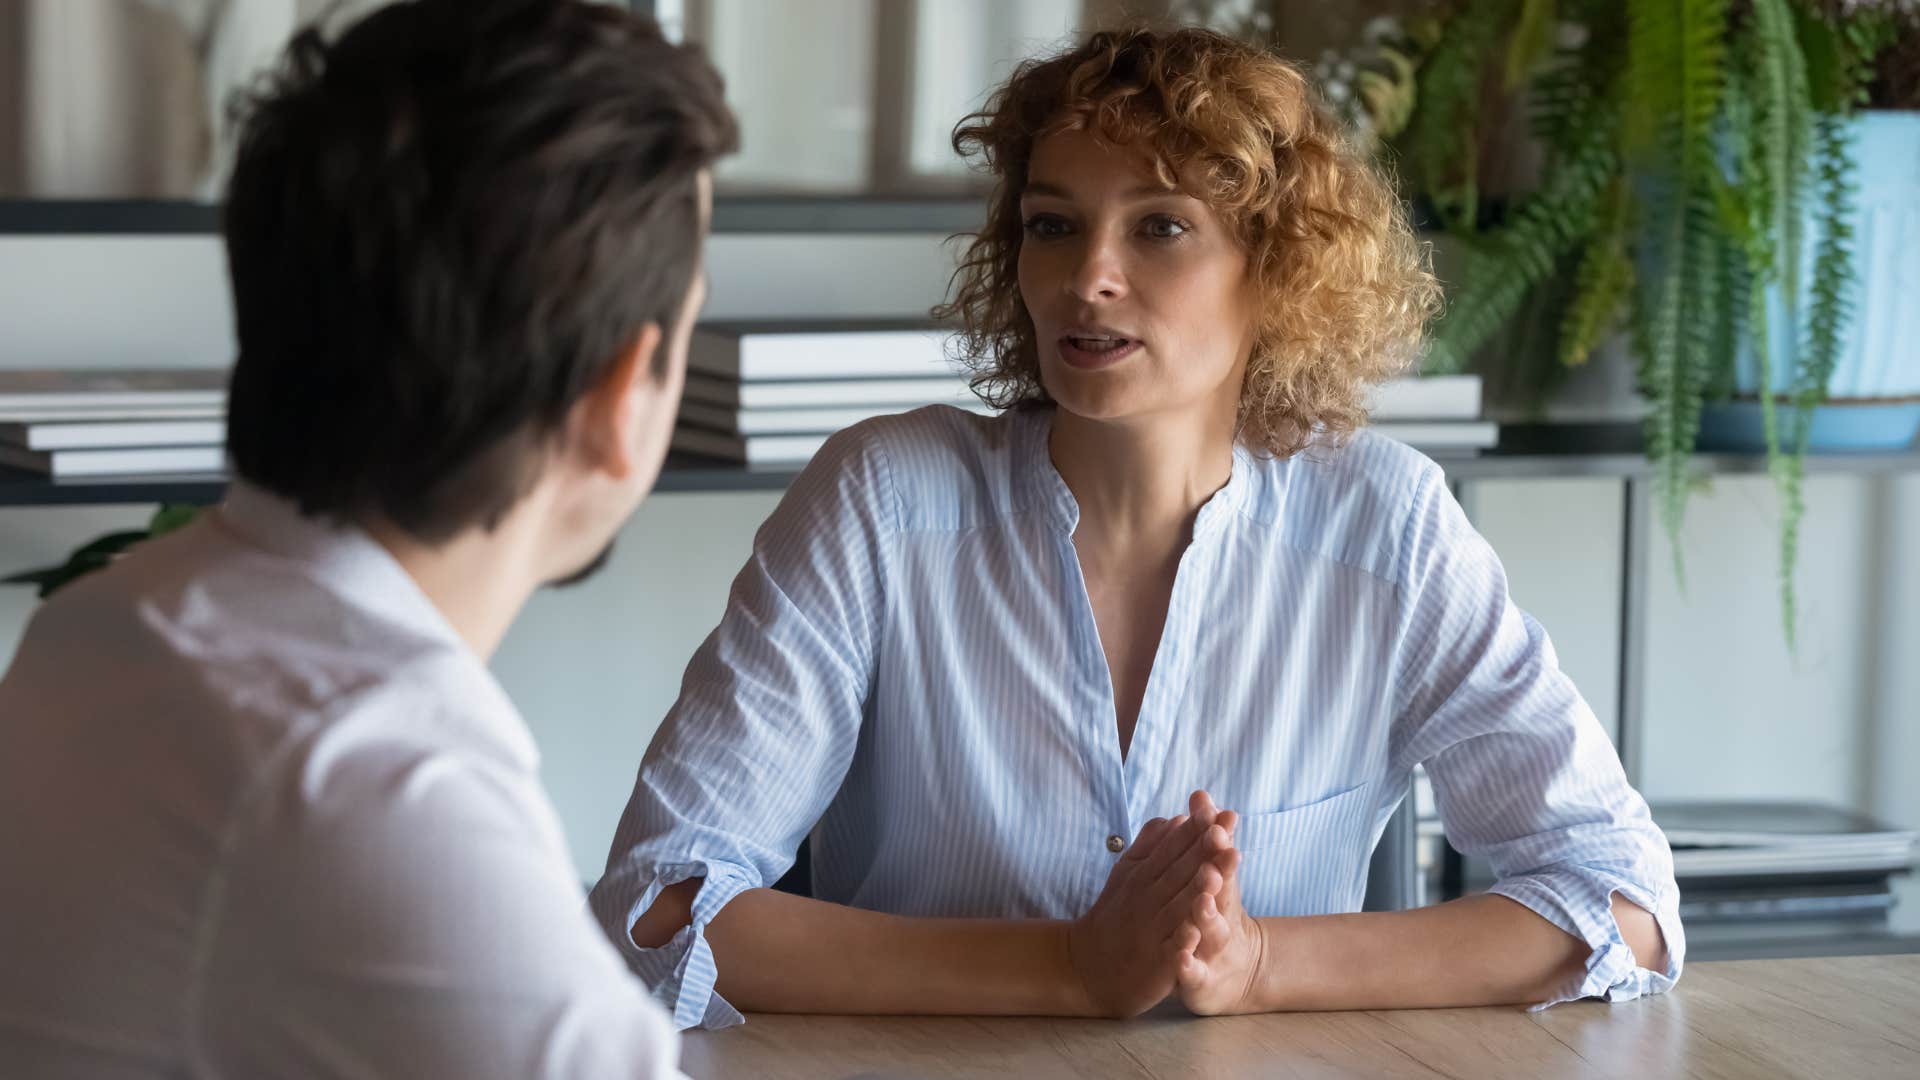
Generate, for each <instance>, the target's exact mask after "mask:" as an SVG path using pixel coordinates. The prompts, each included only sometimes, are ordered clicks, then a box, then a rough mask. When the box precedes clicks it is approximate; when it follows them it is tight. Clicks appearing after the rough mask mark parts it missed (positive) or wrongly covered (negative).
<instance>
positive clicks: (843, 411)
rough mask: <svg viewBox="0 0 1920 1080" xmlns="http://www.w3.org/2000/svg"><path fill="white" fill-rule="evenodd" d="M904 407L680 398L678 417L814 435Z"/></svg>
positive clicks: (743, 431)
mask: <svg viewBox="0 0 1920 1080" xmlns="http://www.w3.org/2000/svg"><path fill="white" fill-rule="evenodd" d="M953 407H954V408H957V409H963V410H965V411H967V412H970V413H977V414H979V415H981V416H988V415H991V414H992V412H993V410H992V409H990V408H988V407H987V406H986V405H984V404H982V403H981V402H979V401H974V402H970V403H969V402H957V403H954V406H953ZM904 411H906V409H905V408H904V407H902V406H898V405H851V406H846V407H843V408H826V409H730V408H727V407H726V406H724V405H709V404H706V403H704V402H699V401H682V402H681V403H680V419H681V421H682V422H684V423H686V424H690V425H692V426H694V427H700V428H706V429H708V430H710V431H722V432H726V433H728V434H733V435H818V434H822V433H827V434H831V433H833V432H835V431H839V430H840V429H841V428H843V427H848V426H851V425H853V424H857V423H859V422H860V421H862V420H869V419H872V418H873V417H876V416H888V415H891V414H893V413H897V412H904Z"/></svg>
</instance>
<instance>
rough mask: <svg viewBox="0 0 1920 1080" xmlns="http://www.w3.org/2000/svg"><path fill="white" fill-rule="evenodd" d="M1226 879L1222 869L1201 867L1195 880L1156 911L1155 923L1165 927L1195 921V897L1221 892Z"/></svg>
mask: <svg viewBox="0 0 1920 1080" xmlns="http://www.w3.org/2000/svg"><path fill="white" fill-rule="evenodd" d="M1225 880H1226V879H1225V878H1223V877H1221V875H1220V871H1218V870H1216V869H1214V868H1213V867H1212V866H1203V867H1201V868H1200V871H1199V873H1197V874H1195V875H1194V878H1193V880H1192V881H1191V882H1189V883H1188V885H1187V887H1186V888H1184V889H1182V890H1180V892H1179V893H1178V894H1177V895H1175V896H1174V897H1172V898H1171V899H1169V900H1168V901H1167V902H1166V903H1164V904H1162V905H1161V906H1160V910H1159V911H1157V912H1155V913H1154V923H1155V925H1157V926H1159V927H1162V928H1163V929H1164V928H1171V927H1174V926H1177V925H1179V924H1180V923H1183V922H1191V921H1193V920H1194V912H1195V908H1194V901H1195V898H1196V897H1199V896H1202V895H1206V894H1209V893H1216V892H1219V891H1220V888H1221V886H1222V885H1223V884H1225Z"/></svg>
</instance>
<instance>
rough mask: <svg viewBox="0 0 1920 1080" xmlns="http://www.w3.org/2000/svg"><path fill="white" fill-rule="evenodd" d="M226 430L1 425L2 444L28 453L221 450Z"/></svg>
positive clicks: (207, 424) (173, 424)
mask: <svg viewBox="0 0 1920 1080" xmlns="http://www.w3.org/2000/svg"><path fill="white" fill-rule="evenodd" d="M226 429H227V424H226V421H225V420H128V421H113V420H101V421H91V422H85V423H72V422H67V421H55V422H51V423H39V422H33V421H0V443H6V444H7V445H9V446H20V447H25V448H26V449H28V450H74V449H87V448H101V447H123V446H218V445H220V444H221V443H223V442H225V441H226V438H227V430H226Z"/></svg>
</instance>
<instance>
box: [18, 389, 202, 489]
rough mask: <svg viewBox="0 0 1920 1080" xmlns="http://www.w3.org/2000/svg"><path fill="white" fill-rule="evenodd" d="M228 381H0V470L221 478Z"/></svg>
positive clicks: (61, 474) (73, 474)
mask: <svg viewBox="0 0 1920 1080" xmlns="http://www.w3.org/2000/svg"><path fill="white" fill-rule="evenodd" d="M226 401H227V373H226V372H225V371H224V370H215V369H158V370H149V369H137V370H136V369H101V370H66V371H41V370H16V371H0V466H5V467H8V468H13V469H22V470H26V471H28V472H33V473H39V474H41V475H44V476H52V477H56V478H59V477H74V476H126V475H142V474H144V475H153V474H169V473H217V472H220V471H221V470H222V469H223V468H224V467H225V461H226V452H225V443H226V420H225V416H226Z"/></svg>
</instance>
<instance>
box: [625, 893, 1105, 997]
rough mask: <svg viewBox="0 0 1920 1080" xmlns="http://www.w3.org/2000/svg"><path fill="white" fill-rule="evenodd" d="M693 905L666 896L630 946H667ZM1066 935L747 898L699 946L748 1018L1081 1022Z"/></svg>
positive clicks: (765, 896)
mask: <svg viewBox="0 0 1920 1080" xmlns="http://www.w3.org/2000/svg"><path fill="white" fill-rule="evenodd" d="M688 884H689V885H697V884H698V883H697V882H690V883H688ZM669 894H671V895H669ZM691 900H692V895H691V890H690V889H680V890H679V891H678V892H676V891H675V890H671V889H670V890H668V893H666V894H662V896H661V902H660V903H659V904H657V905H656V907H655V910H654V911H650V912H648V913H647V916H646V917H644V918H643V919H642V920H641V921H640V922H639V923H637V924H636V925H635V927H634V940H635V941H636V943H638V944H640V945H642V946H647V945H659V944H662V943H664V941H665V940H666V939H667V938H668V937H670V936H671V932H672V930H674V929H677V928H678V927H679V926H684V925H686V921H687V920H686V918H685V916H684V911H685V909H686V906H687V905H690V903H691ZM676 908H678V909H679V910H678V911H676V910H675V909H676ZM1069 925H1070V924H1069V923H1067V922H1064V921H1049V920H1041V919H923V918H908V917H904V916H898V915H887V914H883V913H880V912H874V911H863V910H861V909H858V908H851V907H845V906H843V905H840V904H831V903H827V902H825V901H820V900H809V899H807V898H805V897H799V896H792V895H789V894H786V893H781V892H775V891H773V890H771V889H749V890H747V891H746V892H743V893H741V894H740V895H739V896H737V897H735V898H734V899H733V900H732V901H731V902H729V903H728V904H727V906H726V907H724V908H722V909H720V912H719V913H718V914H717V915H715V916H714V918H713V921H712V922H711V923H709V924H708V926H707V928H706V936H707V942H708V944H709V945H710V946H711V947H712V949H713V954H714V962H715V966H716V967H718V969H719V979H718V982H717V985H716V987H715V989H717V990H718V991H719V992H720V994H721V995H722V996H723V997H725V998H726V999H727V1000H728V1001H729V1002H731V1003H732V1004H733V1005H734V1006H735V1007H736V1008H739V1009H741V1010H743V1011H747V1012H797V1013H840V1014H882V1013H891V1014H920V1015H940V1014H946V1015H965V1014H971V1015H1030V1016H1079V1015H1089V1014H1090V1013H1091V1012H1092V1007H1091V1005H1090V1004H1089V1003H1088V1002H1087V1000H1086V994H1085V992H1084V991H1083V989H1082V988H1081V986H1080V982H1079V980H1078V978H1077V977H1076V976H1075V974H1074V970H1073V966H1072V962H1071V960H1070V958H1069V956H1068V951H1067V930H1068V927H1069ZM663 931H665V932H664V933H663Z"/></svg>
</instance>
